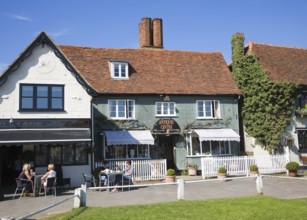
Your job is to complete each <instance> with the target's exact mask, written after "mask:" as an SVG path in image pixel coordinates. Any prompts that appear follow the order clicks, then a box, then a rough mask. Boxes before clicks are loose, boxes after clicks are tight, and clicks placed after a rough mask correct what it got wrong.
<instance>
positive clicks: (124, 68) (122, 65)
mask: <svg viewBox="0 0 307 220" xmlns="http://www.w3.org/2000/svg"><path fill="white" fill-rule="evenodd" d="M111 77H112V78H113V79H128V78H129V72H128V63H126V62H111Z"/></svg>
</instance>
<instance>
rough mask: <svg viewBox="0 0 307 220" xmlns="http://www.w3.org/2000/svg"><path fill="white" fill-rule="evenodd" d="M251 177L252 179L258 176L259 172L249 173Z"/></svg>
mask: <svg viewBox="0 0 307 220" xmlns="http://www.w3.org/2000/svg"><path fill="white" fill-rule="evenodd" d="M249 176H252V177H256V176H258V171H249Z"/></svg>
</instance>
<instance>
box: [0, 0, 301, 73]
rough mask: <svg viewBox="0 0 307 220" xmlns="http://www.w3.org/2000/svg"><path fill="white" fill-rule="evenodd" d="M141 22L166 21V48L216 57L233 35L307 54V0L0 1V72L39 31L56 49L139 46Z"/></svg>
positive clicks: (227, 58) (227, 49)
mask: <svg viewBox="0 0 307 220" xmlns="http://www.w3.org/2000/svg"><path fill="white" fill-rule="evenodd" d="M143 17H151V18H162V19H163V42H164V49H166V50H187V51H201V52H217V51H218V52H221V53H222V54H223V56H224V58H225V61H226V62H227V63H229V62H230V61H231V37H232V35H233V34H234V33H236V32H242V33H244V35H245V44H247V43H248V42H249V41H255V42H258V43H267V44H273V45H280V46H289V47H299V48H307V37H306V36H307V28H306V24H307V1H305V0H283V1H281V0H256V1H246V0H232V1H231V0H211V1H208V0H189V1H188V0H176V1H175V0H154V1H145V0H116V1H110V0H109V1H106V0H83V1H81V0H52V1H51V0H50V1H47V0H30V1H24V0H0V28H1V30H2V31H1V41H0V73H1V72H2V71H3V70H4V69H5V68H6V67H7V66H8V65H10V64H11V63H12V62H13V61H14V59H16V58H17V56H18V55H19V54H20V53H21V52H22V51H23V50H24V49H25V48H26V46H28V45H29V43H30V42H32V40H34V38H35V37H36V36H37V35H38V34H39V33H40V32H41V31H46V32H47V34H48V35H49V36H50V37H51V38H52V39H53V40H54V41H55V43H56V44H59V45H63V44H64V45H75V46H89V47H102V48H138V46H139V43H138V42H139V35H138V24H139V23H140V21H141V19H142V18H143Z"/></svg>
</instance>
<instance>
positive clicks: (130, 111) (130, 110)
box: [128, 100, 134, 118]
mask: <svg viewBox="0 0 307 220" xmlns="http://www.w3.org/2000/svg"><path fill="white" fill-rule="evenodd" d="M128 118H134V101H132V100H128Z"/></svg>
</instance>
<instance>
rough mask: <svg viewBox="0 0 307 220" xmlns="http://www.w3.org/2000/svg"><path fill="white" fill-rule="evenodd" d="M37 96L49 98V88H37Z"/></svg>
mask: <svg viewBox="0 0 307 220" xmlns="http://www.w3.org/2000/svg"><path fill="white" fill-rule="evenodd" d="M37 96H38V97H48V87H47V86H37Z"/></svg>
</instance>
